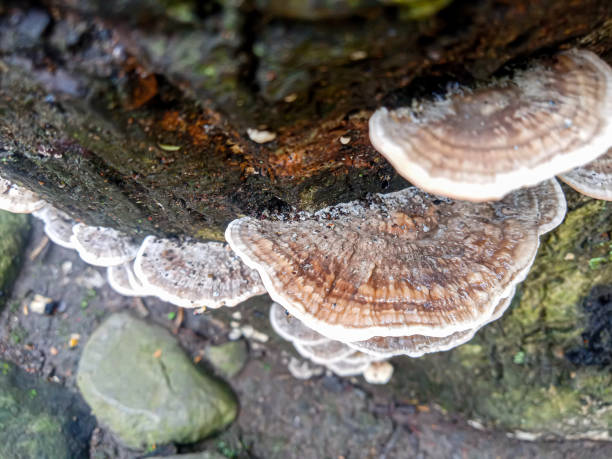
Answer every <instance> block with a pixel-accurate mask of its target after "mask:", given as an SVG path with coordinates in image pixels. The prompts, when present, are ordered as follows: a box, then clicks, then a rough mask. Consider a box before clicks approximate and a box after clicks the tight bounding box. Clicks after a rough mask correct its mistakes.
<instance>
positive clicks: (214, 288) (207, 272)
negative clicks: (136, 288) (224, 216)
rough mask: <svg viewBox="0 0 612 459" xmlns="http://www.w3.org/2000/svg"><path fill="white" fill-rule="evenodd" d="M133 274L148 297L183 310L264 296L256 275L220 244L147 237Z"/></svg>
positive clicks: (212, 306) (229, 303)
mask: <svg viewBox="0 0 612 459" xmlns="http://www.w3.org/2000/svg"><path fill="white" fill-rule="evenodd" d="M134 272H135V273H136V276H137V277H138V279H139V280H140V282H142V284H143V286H144V287H145V288H146V289H149V290H150V292H151V294H153V295H157V296H158V297H160V298H161V299H163V300H165V301H169V302H171V303H173V304H176V305H177V306H182V307H184V308H199V307H209V308H218V307H220V306H235V305H236V304H238V303H241V302H242V301H244V300H246V299H247V298H250V297H252V296H255V295H261V294H263V293H265V290H264V287H263V285H262V283H261V280H260V279H259V276H258V274H257V272H256V271H254V270H252V269H250V268H248V267H247V266H246V265H245V264H244V263H243V262H242V261H241V260H240V258H238V257H237V256H236V255H235V254H234V253H233V252H232V250H231V249H230V248H229V247H228V246H227V245H226V244H223V243H220V242H195V241H178V240H170V239H162V238H157V237H155V236H147V237H146V238H145V240H144V241H143V243H142V245H141V246H140V249H139V250H138V254H137V256H136V260H135V261H134Z"/></svg>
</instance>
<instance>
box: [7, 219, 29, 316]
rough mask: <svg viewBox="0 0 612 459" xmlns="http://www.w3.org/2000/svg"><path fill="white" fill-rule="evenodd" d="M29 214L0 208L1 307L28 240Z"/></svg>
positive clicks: (15, 275) (15, 274)
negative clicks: (15, 212) (13, 212)
mask: <svg viewBox="0 0 612 459" xmlns="http://www.w3.org/2000/svg"><path fill="white" fill-rule="evenodd" d="M29 230H30V224H29V221H28V216H27V215H23V214H12V213H10V212H5V211H3V210H0V307H2V306H3V305H4V302H5V301H6V299H7V298H8V295H9V293H10V290H11V287H12V284H13V281H14V280H15V278H16V277H17V273H18V272H19V267H20V266H21V253H22V251H23V248H24V246H25V243H26V242H27V240H28V233H29Z"/></svg>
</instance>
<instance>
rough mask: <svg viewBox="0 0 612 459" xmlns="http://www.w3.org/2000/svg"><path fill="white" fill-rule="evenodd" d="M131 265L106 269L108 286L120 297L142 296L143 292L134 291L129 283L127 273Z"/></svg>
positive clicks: (126, 264)
mask: <svg viewBox="0 0 612 459" xmlns="http://www.w3.org/2000/svg"><path fill="white" fill-rule="evenodd" d="M131 269H132V267H131V263H124V264H122V265H117V266H109V267H108V268H106V277H107V279H108V284H109V285H110V286H111V287H112V289H113V290H115V291H116V292H117V293H119V294H120V295H124V296H144V293H143V290H139V289H135V288H134V287H133V286H132V283H130V277H129V274H128V273H129V271H131Z"/></svg>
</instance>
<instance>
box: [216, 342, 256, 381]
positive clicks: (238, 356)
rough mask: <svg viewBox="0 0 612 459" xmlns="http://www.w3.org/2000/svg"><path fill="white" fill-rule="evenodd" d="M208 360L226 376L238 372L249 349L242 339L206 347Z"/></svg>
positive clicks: (231, 375) (245, 360) (234, 374)
mask: <svg viewBox="0 0 612 459" xmlns="http://www.w3.org/2000/svg"><path fill="white" fill-rule="evenodd" d="M205 355H206V358H207V359H208V361H209V362H210V363H211V364H212V365H213V366H214V367H215V368H216V369H217V370H218V371H219V373H221V375H223V376H225V377H226V378H232V377H234V376H236V375H237V374H238V373H240V370H242V368H244V365H245V364H246V362H247V359H248V358H249V351H248V349H247V345H246V342H245V341H244V340H239V341H229V342H227V343H225V344H220V345H218V346H208V347H207V348H206V354H205Z"/></svg>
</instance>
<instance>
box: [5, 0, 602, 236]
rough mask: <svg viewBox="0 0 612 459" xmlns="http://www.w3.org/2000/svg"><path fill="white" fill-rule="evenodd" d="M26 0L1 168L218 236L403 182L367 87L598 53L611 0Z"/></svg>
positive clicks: (102, 218)
mask: <svg viewBox="0 0 612 459" xmlns="http://www.w3.org/2000/svg"><path fill="white" fill-rule="evenodd" d="M24 3H25V2H14V3H13V4H11V3H10V2H9V3H8V4H7V5H3V6H0V59H1V60H0V111H1V118H0V174H1V175H2V176H5V177H6V178H9V179H11V180H14V181H16V182H18V183H21V184H24V185H26V186H28V187H29V188H32V189H34V190H36V191H37V192H39V193H40V194H41V195H42V196H43V197H44V198H45V199H47V200H48V201H50V202H51V203H53V204H54V205H56V206H57V207H59V208H62V209H64V210H66V211H68V212H69V213H71V214H72V215H73V216H75V217H76V218H79V219H81V220H84V221H85V222H87V223H90V224H102V225H107V226H114V227H117V228H120V229H122V230H124V231H129V232H133V233H134V232H141V233H155V234H187V235H191V236H196V237H198V238H202V239H221V238H222V231H223V229H224V227H225V226H226V224H227V223H228V222H229V221H230V220H232V219H234V218H236V217H237V216H240V215H256V216H262V215H263V216H265V215H267V214H270V213H274V212H277V211H284V210H288V209H290V208H294V209H298V210H302V209H306V210H313V209H316V208H320V207H322V206H326V205H330V204H334V203H337V202H342V201H347V200H351V199H355V198H360V197H363V196H364V195H365V194H367V193H369V192H381V191H383V192H384V191H392V190H396V189H400V188H402V187H404V186H406V182H405V181H403V180H402V179H401V178H400V177H398V176H397V174H395V172H394V171H393V169H392V168H391V167H390V166H389V164H388V163H387V162H386V161H385V160H384V159H383V158H382V157H381V156H380V155H379V154H378V153H376V151H374V150H373V149H372V147H371V146H370V144H369V141H368V136H367V120H368V117H369V115H370V114H371V112H372V110H373V109H375V108H376V107H377V106H379V105H381V103H383V102H384V103H388V104H394V103H398V102H401V101H406V100H408V98H409V97H411V96H412V95H414V94H424V93H425V94H427V93H431V91H432V90H435V89H439V88H440V87H441V86H440V85H442V87H443V85H444V84H446V83H447V82H449V81H463V82H469V81H470V80H473V79H482V78H486V77H488V76H489V75H491V74H492V73H494V72H495V71H497V70H498V69H500V67H502V66H503V65H504V64H506V63H508V62H520V61H521V60H522V59H525V58H528V57H531V56H533V55H536V54H538V53H547V52H551V51H552V50H554V49H557V48H559V47H571V46H580V47H585V48H588V49H591V50H593V51H595V52H597V53H598V54H600V55H602V56H603V57H604V58H607V59H608V61H609V62H610V61H611V59H610V58H611V57H612V56H611V54H610V51H611V50H612V4H611V3H610V2H609V1H607V0H585V1H582V2H576V1H573V0H539V1H530V2H526V1H523V0H517V1H501V0H497V1H494V0H483V1H480V2H470V1H460V0H455V1H453V2H449V1H447V0H445V1H440V0H437V1H433V0H432V1H425V0H419V1H417V2H415V1H402V0H396V1H388V2H378V1H372V0H359V1H342V0H340V1H333V2H332V1H316V0H310V1H307V2H293V1H287V2H280V1H276V0H257V1H247V0H245V1H239V0H233V1H231V0H226V1H218V2H213V1H211V2H197V1H195V0H174V1H167V2H156V1H152V0H122V1H118V0H106V1H104V2H102V1H99V0H85V1H76V0H43V1H42V2H35V3H34V2H32V4H30V5H27V4H24ZM438 9H440V11H437V10H438ZM247 128H259V129H267V130H269V131H271V132H274V133H276V139H275V140H274V141H272V142H269V143H265V144H257V143H255V142H253V141H251V140H250V139H249V137H248V136H247V134H246V129H247ZM341 137H342V138H343V141H340V138H341Z"/></svg>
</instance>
